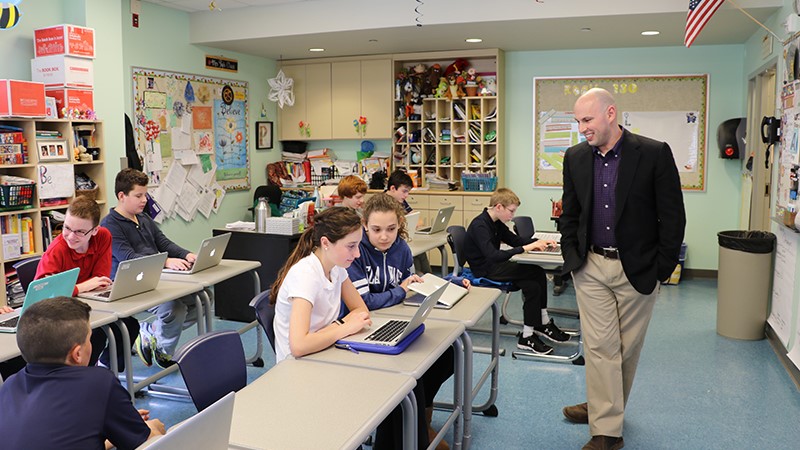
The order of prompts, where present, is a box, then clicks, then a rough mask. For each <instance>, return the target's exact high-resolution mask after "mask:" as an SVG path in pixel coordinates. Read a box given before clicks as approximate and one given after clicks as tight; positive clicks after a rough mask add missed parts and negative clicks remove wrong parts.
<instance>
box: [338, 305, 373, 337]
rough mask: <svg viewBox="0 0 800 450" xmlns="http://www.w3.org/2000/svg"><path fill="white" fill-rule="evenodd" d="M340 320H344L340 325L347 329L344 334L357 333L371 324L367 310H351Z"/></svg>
mask: <svg viewBox="0 0 800 450" xmlns="http://www.w3.org/2000/svg"><path fill="white" fill-rule="evenodd" d="M342 321H343V322H344V324H343V325H342V327H344V329H345V331H347V334H346V336H350V335H351V334H355V333H358V332H359V331H361V330H363V329H364V328H367V327H369V326H370V325H372V319H370V318H369V312H367V311H351V312H350V314H348V315H346V316H344V319H342Z"/></svg>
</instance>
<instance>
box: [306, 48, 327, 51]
mask: <svg viewBox="0 0 800 450" xmlns="http://www.w3.org/2000/svg"><path fill="white" fill-rule="evenodd" d="M308 51H310V52H324V51H325V49H324V48H310V49H308Z"/></svg>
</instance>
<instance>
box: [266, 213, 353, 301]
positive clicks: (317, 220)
mask: <svg viewBox="0 0 800 450" xmlns="http://www.w3.org/2000/svg"><path fill="white" fill-rule="evenodd" d="M360 226H361V218H360V217H359V216H358V214H356V212H355V211H353V210H352V209H350V208H329V209H326V210H325V211H323V212H321V213H319V214H317V215H316V216H314V226H312V227H309V228H307V229H306V231H304V232H303V234H302V235H301V236H300V242H298V243H297V246H296V247H295V248H294V251H292V254H291V255H289V259H287V260H286V264H284V265H283V268H281V270H280V272H278V278H276V279H275V282H274V283H272V288H271V289H272V291H271V292H270V294H269V303H270V304H271V305H274V304H275V302H277V301H278V291H279V290H280V289H281V285H282V284H283V280H284V279H285V278H286V274H287V273H289V269H291V268H292V266H294V265H295V264H297V262H298V261H300V260H301V259H303V258H305V257H306V256H308V255H310V254H311V252H313V251H314V250H316V248H317V247H319V244H320V239H322V237H323V236H325V237H327V238H328V240H329V241H331V243H333V244H335V243H336V242H337V241H338V240H339V239H342V238H343V237H345V236H347V235H348V234H350V233H352V232H354V231H356V230H358V228H359V227H360Z"/></svg>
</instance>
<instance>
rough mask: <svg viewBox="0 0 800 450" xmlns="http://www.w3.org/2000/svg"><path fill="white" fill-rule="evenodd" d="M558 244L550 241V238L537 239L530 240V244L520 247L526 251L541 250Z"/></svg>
mask: <svg viewBox="0 0 800 450" xmlns="http://www.w3.org/2000/svg"><path fill="white" fill-rule="evenodd" d="M557 245H558V242H556V241H551V240H538V241H536V242H531V243H530V244H527V245H523V246H522V249H523V250H525V251H526V252H530V251H541V250H545V249H548V248H553V247H555V246H557Z"/></svg>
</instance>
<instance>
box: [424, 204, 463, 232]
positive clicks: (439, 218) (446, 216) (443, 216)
mask: <svg viewBox="0 0 800 450" xmlns="http://www.w3.org/2000/svg"><path fill="white" fill-rule="evenodd" d="M455 209H456V207H455V206H448V207H446V208H441V209H439V211H438V212H437V213H436V217H435V218H434V219H433V222H431V226H429V227H426V228H420V229H419V230H417V234H436V233H439V232H440V231H444V230H445V229H447V224H448V223H450V217H452V216H453V211H455Z"/></svg>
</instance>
